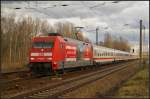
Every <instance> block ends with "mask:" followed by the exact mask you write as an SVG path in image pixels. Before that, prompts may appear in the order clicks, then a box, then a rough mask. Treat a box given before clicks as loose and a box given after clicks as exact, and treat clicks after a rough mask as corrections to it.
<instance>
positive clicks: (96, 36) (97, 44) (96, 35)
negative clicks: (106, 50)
mask: <svg viewBox="0 0 150 99" xmlns="http://www.w3.org/2000/svg"><path fill="white" fill-rule="evenodd" d="M98 30H99V28H98V27H97V28H96V45H98Z"/></svg>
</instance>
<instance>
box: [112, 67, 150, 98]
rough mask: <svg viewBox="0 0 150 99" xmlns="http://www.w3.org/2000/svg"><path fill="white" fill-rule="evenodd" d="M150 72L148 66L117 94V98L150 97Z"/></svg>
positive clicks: (126, 83)
mask: <svg viewBox="0 0 150 99" xmlns="http://www.w3.org/2000/svg"><path fill="white" fill-rule="evenodd" d="M148 74H149V70H148V65H145V66H144V68H143V69H142V70H141V71H139V72H138V73H137V74H136V75H134V76H133V77H132V78H131V79H129V80H128V81H127V82H125V83H124V84H123V85H122V87H121V88H119V89H118V91H117V92H116V93H115V97H140V98H148V97H149V89H148V88H149V76H148Z"/></svg>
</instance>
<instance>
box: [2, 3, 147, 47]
mask: <svg viewBox="0 0 150 99" xmlns="http://www.w3.org/2000/svg"><path fill="white" fill-rule="evenodd" d="M15 8H21V9H15ZM10 13H14V14H16V16H17V17H26V16H32V17H38V18H40V19H46V20H47V21H48V22H49V23H50V24H54V23H55V22H57V21H64V20H67V21H70V22H72V23H74V24H75V26H82V27H84V30H86V31H89V30H95V29H96V27H99V40H100V41H102V40H103V38H104V34H105V33H106V32H109V33H110V34H111V35H112V36H114V37H117V36H123V37H124V38H125V39H127V40H128V41H129V43H130V44H132V45H137V44H139V20H140V19H142V20H143V24H144V26H145V27H146V31H145V35H146V43H147V44H148V42H149V38H148V37H149V36H148V34H149V1H120V2H117V3H116V2H114V1H25V2H24V1H17V2H16V1H3V2H1V14H2V15H4V16H6V15H9V14H10ZM106 27H107V28H106ZM84 35H85V36H87V37H88V38H89V39H91V40H92V41H93V42H95V31H90V32H88V33H84Z"/></svg>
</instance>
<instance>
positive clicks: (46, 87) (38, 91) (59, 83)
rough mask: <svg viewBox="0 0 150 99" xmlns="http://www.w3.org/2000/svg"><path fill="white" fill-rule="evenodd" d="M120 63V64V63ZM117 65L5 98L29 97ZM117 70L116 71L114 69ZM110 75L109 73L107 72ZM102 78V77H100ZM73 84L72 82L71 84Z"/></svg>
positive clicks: (108, 69)
mask: <svg viewBox="0 0 150 99" xmlns="http://www.w3.org/2000/svg"><path fill="white" fill-rule="evenodd" d="M127 64H128V63H126V64H124V65H123V66H125V67H126V65H127ZM119 65H120V64H119ZM115 67H120V66H118V65H117V66H112V67H107V68H106V69H101V70H98V71H95V72H92V73H88V74H83V75H81V76H79V77H78V76H77V77H74V78H70V79H66V80H63V81H62V82H57V83H52V84H48V85H46V86H43V87H40V88H35V89H32V90H28V91H24V92H20V93H16V94H13V95H9V96H6V97H4V98H19V97H21V98H22V97H26V96H27V97H28V96H34V95H35V94H37V93H41V92H43V91H45V90H46V91H48V92H49V90H50V89H51V90H52V89H55V88H58V87H61V86H64V85H66V84H69V83H70V84H71V83H73V82H75V81H78V80H83V79H87V78H89V77H90V76H91V77H92V76H94V75H98V74H99V73H104V72H106V71H111V69H113V68H115ZM114 72H115V71H114ZM107 75H108V74H107ZM101 77H102V76H101ZM98 79H100V78H98ZM71 85H72V84H71ZM56 92H57V91H56ZM58 93H60V92H57V94H58ZM53 96H56V93H55V95H54V94H53Z"/></svg>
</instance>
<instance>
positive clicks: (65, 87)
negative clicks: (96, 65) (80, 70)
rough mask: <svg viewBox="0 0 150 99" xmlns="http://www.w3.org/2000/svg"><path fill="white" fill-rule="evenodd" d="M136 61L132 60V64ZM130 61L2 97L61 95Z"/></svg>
mask: <svg viewBox="0 0 150 99" xmlns="http://www.w3.org/2000/svg"><path fill="white" fill-rule="evenodd" d="M131 64H134V62H130V65H131ZM127 65H129V63H125V64H124V65H116V66H112V67H108V68H105V69H100V70H97V71H95V72H91V73H87V74H84V75H80V76H77V77H73V78H70V79H66V80H63V81H61V82H57V83H53V84H49V85H46V86H43V87H40V88H35V89H32V90H28V91H24V92H20V93H16V94H13V95H8V96H7V97H2V98H23V97H25V98H44V97H59V96H61V95H62V94H65V93H67V92H68V91H72V90H74V89H76V88H79V87H81V86H83V85H85V84H88V83H91V82H94V81H96V80H98V79H102V78H104V77H106V76H108V75H111V74H112V73H114V72H117V71H119V70H121V69H125V68H126V67H127Z"/></svg>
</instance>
